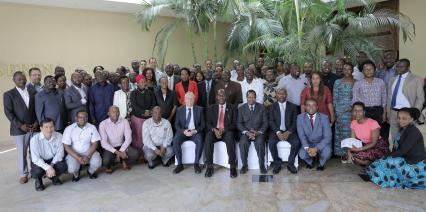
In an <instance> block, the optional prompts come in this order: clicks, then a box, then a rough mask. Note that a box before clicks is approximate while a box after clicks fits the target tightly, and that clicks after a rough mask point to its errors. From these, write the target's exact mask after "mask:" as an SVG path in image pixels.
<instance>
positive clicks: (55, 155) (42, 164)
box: [30, 118, 67, 191]
mask: <svg viewBox="0 0 426 212" xmlns="http://www.w3.org/2000/svg"><path fill="white" fill-rule="evenodd" d="M40 130H41V132H40V133H37V134H36V135H35V136H33V137H32V138H31V141H30V149H31V161H32V164H31V177H32V178H34V179H35V189H36V191H42V190H44V185H43V180H42V177H43V176H44V175H45V174H46V176H47V177H48V178H49V179H50V180H52V184H53V185H61V184H62V182H61V180H60V179H59V176H60V175H61V174H63V173H65V172H66V171H67V164H66V163H65V161H64V145H62V135H61V133H58V132H55V124H54V123H53V120H52V119H50V118H46V119H44V120H42V121H41V122H40Z"/></svg>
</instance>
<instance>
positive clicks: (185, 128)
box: [173, 91, 205, 174]
mask: <svg viewBox="0 0 426 212" xmlns="http://www.w3.org/2000/svg"><path fill="white" fill-rule="evenodd" d="M194 100H195V96H194V94H193V93H192V92H191V91H189V92H187V93H186V94H185V100H184V101H185V105H183V106H182V107H180V108H179V109H178V110H177V112H176V118H175V128H176V134H175V137H174V138H173V149H174V152H175V155H176V159H177V162H178V165H177V166H176V168H175V169H174V170H173V173H175V174H178V173H179V172H181V171H182V170H183V165H182V148H181V145H182V143H183V142H184V141H187V140H191V141H193V142H194V143H195V161H194V171H195V173H197V174H199V173H201V167H200V165H199V161H200V157H201V153H202V151H203V130H204V126H205V122H204V114H203V109H202V108H201V107H199V106H196V105H194Z"/></svg>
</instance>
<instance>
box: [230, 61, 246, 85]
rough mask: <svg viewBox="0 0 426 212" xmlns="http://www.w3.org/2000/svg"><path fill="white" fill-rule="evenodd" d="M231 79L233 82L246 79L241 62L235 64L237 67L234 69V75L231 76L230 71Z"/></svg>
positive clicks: (240, 81)
mask: <svg viewBox="0 0 426 212" xmlns="http://www.w3.org/2000/svg"><path fill="white" fill-rule="evenodd" d="M231 80H232V81H234V82H238V83H239V84H241V83H242V82H244V81H245V80H246V76H245V74H244V65H243V64H239V65H237V67H236V69H235V76H232V73H231Z"/></svg>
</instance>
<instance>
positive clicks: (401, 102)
mask: <svg viewBox="0 0 426 212" xmlns="http://www.w3.org/2000/svg"><path fill="white" fill-rule="evenodd" d="M407 75H408V72H407V73H405V74H403V75H401V82H400V83H399V88H398V93H397V95H396V104H395V107H394V108H395V109H401V108H404V107H408V108H410V107H411V105H410V102H409V101H408V99H407V97H406V96H405V95H404V92H403V90H404V89H403V88H404V82H405V78H407ZM398 78H399V75H398V76H397V77H396V79H395V81H394V82H393V84H392V91H391V93H390V94H391V98H392V94H393V91H394V90H395V86H396V83H398Z"/></svg>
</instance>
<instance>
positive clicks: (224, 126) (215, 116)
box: [204, 89, 237, 178]
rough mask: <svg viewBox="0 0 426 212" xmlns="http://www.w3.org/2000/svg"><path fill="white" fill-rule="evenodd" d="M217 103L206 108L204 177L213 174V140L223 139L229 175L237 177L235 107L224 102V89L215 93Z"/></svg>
mask: <svg viewBox="0 0 426 212" xmlns="http://www.w3.org/2000/svg"><path fill="white" fill-rule="evenodd" d="M216 100H217V104H214V105H211V106H210V107H209V109H208V110H207V122H206V127H207V135H206V140H205V142H206V143H205V148H204V154H205V157H206V164H207V170H206V174H205V176H206V177H211V176H212V175H213V149H214V142H217V141H223V142H225V144H226V150H227V152H228V157H229V161H228V163H229V165H230V167H231V169H230V176H231V178H235V177H237V168H236V167H237V157H236V155H235V137H234V131H235V130H236V128H237V127H236V122H237V107H236V106H234V105H232V104H229V103H228V104H227V103H226V95H225V90H224V89H219V90H218V91H217V95H216Z"/></svg>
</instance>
